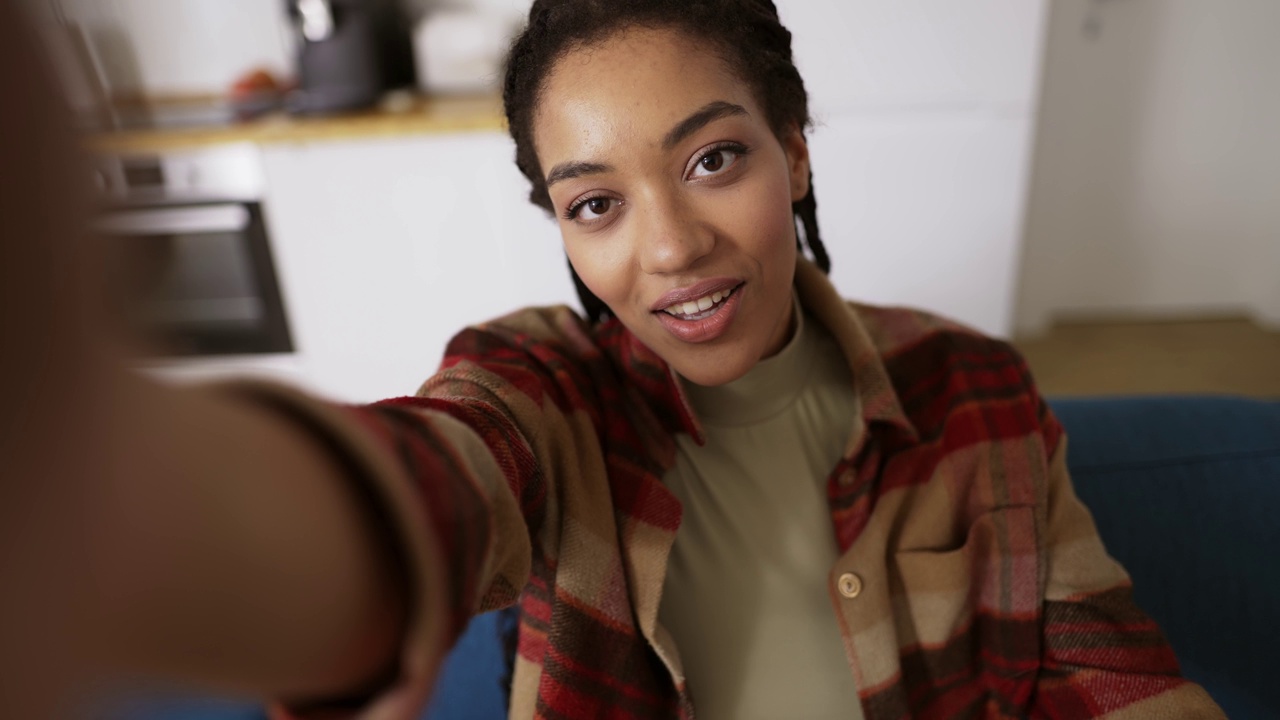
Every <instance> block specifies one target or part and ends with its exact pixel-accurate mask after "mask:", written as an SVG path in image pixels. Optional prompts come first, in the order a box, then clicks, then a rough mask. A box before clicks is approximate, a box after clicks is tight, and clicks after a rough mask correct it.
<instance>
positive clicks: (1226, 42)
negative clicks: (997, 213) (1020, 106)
mask: <svg viewBox="0 0 1280 720" xmlns="http://www.w3.org/2000/svg"><path fill="white" fill-rule="evenodd" d="M1091 13H1092V18H1090V14H1091ZM1277 29H1280V3H1277V2H1275V0H1214V1H1213V2H1204V1H1203V0H1113V1H1111V2H1100V1H1099V0H1054V2H1053V3H1052V18H1051V22H1050V37H1049V43H1048V52H1047V60H1046V68H1045V81H1044V100H1043V106H1042V108H1041V113H1040V128H1039V140H1038V145H1037V149H1036V164H1035V170H1034V176H1033V177H1034V179H1033V189H1032V198H1031V203H1030V208H1029V215H1028V223H1027V244H1026V255H1025V260H1024V263H1023V270H1022V282H1021V290H1020V295H1019V304H1018V316H1017V325H1018V327H1019V329H1020V330H1023V331H1026V332H1038V331H1040V330H1042V329H1044V327H1045V326H1046V325H1047V323H1048V322H1050V320H1051V318H1052V317H1054V316H1063V315H1067V316H1069V315H1080V314H1087V315H1098V314H1123V315H1141V316H1164V315H1184V314H1214V313H1220V312H1238V311H1242V310H1243V311H1246V312H1251V313H1253V314H1254V315H1255V316H1257V317H1258V318H1259V319H1262V320H1265V321H1269V322H1272V323H1280V43H1276V42H1275V37H1276V31H1277Z"/></svg>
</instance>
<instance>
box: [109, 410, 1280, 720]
mask: <svg viewBox="0 0 1280 720" xmlns="http://www.w3.org/2000/svg"><path fill="white" fill-rule="evenodd" d="M1051 404H1052V405H1053V408H1054V411H1055V412H1056V413H1057V414H1058V417H1059V418H1060V419H1061V420H1062V423H1063V425H1065V426H1066V428H1067V432H1068V435H1069V436H1070V450H1069V454H1068V457H1069V464H1070V466H1071V471H1072V475H1073V477H1074V481H1075V485H1076V490H1077V492H1078V493H1079V495H1080V497H1081V498H1082V499H1083V500H1084V502H1085V504H1087V505H1088V506H1089V508H1090V509H1091V510H1092V511H1093V514H1094V518H1095V520H1096V521H1097V524H1098V531H1099V533H1100V534H1101V535H1102V538H1103V540H1104V542H1105V543H1106V545H1107V548H1108V549H1109V550H1110V552H1111V554H1112V555H1114V556H1115V557H1116V558H1117V559H1118V560H1120V562H1121V563H1123V564H1124V566H1125V567H1126V568H1127V569H1128V570H1129V573H1130V575H1132V577H1133V581H1134V585H1135V594H1136V597H1137V600H1138V603H1139V604H1140V605H1141V606H1142V607H1143V608H1144V609H1145V610H1146V611H1147V612H1148V613H1150V614H1151V615H1152V616H1153V617H1154V618H1155V619H1156V620H1157V621H1158V622H1159V623H1160V625H1161V627H1162V628H1163V629H1164V631H1165V633H1166V635H1167V636H1168V638H1169V641H1170V643H1171V644H1172V645H1173V648H1174V650H1175V652H1176V653H1177V655H1178V659H1179V661H1180V662H1181V664H1182V668H1183V672H1184V673H1185V674H1186V675H1187V676H1188V677H1190V678H1191V679H1193V680H1195V681H1196V682H1198V683H1200V684H1202V685H1203V686H1204V687H1205V688H1207V689H1208V690H1209V692H1210V694H1212V695H1213V697H1214V698H1215V699H1216V700H1217V701H1218V703H1219V704H1220V705H1222V707H1223V709H1224V710H1226V712H1227V715H1228V716H1229V717H1231V718H1233V719H1234V720H1274V718H1280V681H1278V680H1277V679H1276V678H1273V677H1272V676H1271V669H1272V668H1273V667H1275V656H1276V654H1277V653H1278V652H1280V402H1262V401H1251V400H1242V399H1238V398H1225V397H1156V398H1108V399H1083V400H1076V399H1072V400H1058V401H1054V402H1052V403H1051ZM507 622H510V617H509V616H506V615H504V614H502V613H490V614H487V615H483V616H480V617H477V618H476V619H475V620H474V621H472V623H471V626H470V627H469V628H468V630H467V632H466V634H465V635H464V636H463V637H462V639H461V640H460V641H459V643H458V645H457V647H456V648H455V649H454V651H453V653H452V654H451V655H450V657H449V659H448V662H447V663H446V665H445V668H444V670H443V672H442V675H441V678H440V681H439V684H438V686H437V691H436V694H435V696H434V698H433V700H432V703H431V705H430V707H429V708H427V711H426V713H425V715H424V718H425V719H427V720H463V719H467V720H471V719H489V718H492V719H493V720H498V719H499V718H504V717H506V710H505V697H504V692H503V689H502V685H501V679H500V678H501V676H502V673H503V672H504V668H505V663H504V660H503V654H502V650H501V645H500V643H499V636H500V629H501V628H500V626H501V625H502V624H503V623H507ZM115 717H120V718H124V717H128V718H130V720H134V719H137V720H178V719H179V718H181V719H182V720H261V718H262V714H261V711H259V710H257V709H256V708H253V707H245V706H235V705H228V704H226V703H218V702H214V701H204V702H192V701H185V702H181V701H169V702H166V703H159V704H157V703H156V702H154V701H152V702H150V703H149V704H147V705H146V706H145V707H144V706H142V705H133V706H132V707H131V708H130V710H129V712H128V713H127V714H122V715H118V716H115V715H113V716H112V719H111V720H114V718H115Z"/></svg>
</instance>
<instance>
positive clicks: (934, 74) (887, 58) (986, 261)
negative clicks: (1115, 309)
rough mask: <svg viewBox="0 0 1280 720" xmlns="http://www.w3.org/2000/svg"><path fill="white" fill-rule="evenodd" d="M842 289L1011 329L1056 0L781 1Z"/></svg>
mask: <svg viewBox="0 0 1280 720" xmlns="http://www.w3.org/2000/svg"><path fill="white" fill-rule="evenodd" d="M777 4H778V10H779V14H780V16H781V18H782V21H783V22H784V23H785V24H786V25H787V26H788V27H789V28H790V29H791V31H792V34H793V40H792V45H793V48H794V52H795V57H796V63H797V66H798V67H799V69H800V71H801V73H802V74H803V75H804V77H805V81H806V86H807V88H808V90H809V94H810V105H811V111H812V114H813V116H814V120H815V121H816V128H815V130H814V132H813V134H812V138H811V142H810V149H811V154H812V156H813V168H814V187H815V188H816V190H817V199H818V220H819V225H820V226H821V229H822V234H823V237H824V239H825V241H826V244H827V246H828V249H829V250H830V252H831V256H832V266H833V268H832V277H833V278H834V280H835V282H836V286H837V288H839V290H840V291H841V292H842V293H843V294H844V295H846V296H848V297H854V298H858V299H860V300H866V301H870V302H875V303H884V304H900V305H912V306H917V307H922V308H925V309H928V310H931V311H934V312H938V313H941V314H944V315H947V316H950V317H953V318H955V319H957V320H960V321H962V322H965V323H967V324H969V325H972V326H974V327H977V328H978V329H980V330H983V331H984V332H988V333H992V334H996V335H1007V334H1009V332H1010V330H1011V328H1012V315H1013V301H1014V290H1015V286H1016V279H1017V273H1018V264H1019V258H1020V254H1021V253H1020V250H1021V245H1022V232H1023V230H1022V226H1023V217H1024V212H1025V211H1024V208H1025V204H1026V196H1027V188H1028V184H1029V180H1028V175H1029V168H1030V165H1031V158H1030V155H1031V149H1032V144H1033V140H1032V135H1033V132H1034V128H1035V118H1036V103H1037V97H1038V91H1039V75H1040V68H1041V62H1042V50H1043V44H1044V24H1045V20H1046V12H1047V1H1046V0H970V1H969V2H963V3H956V2H950V1H949V0H778V3H777Z"/></svg>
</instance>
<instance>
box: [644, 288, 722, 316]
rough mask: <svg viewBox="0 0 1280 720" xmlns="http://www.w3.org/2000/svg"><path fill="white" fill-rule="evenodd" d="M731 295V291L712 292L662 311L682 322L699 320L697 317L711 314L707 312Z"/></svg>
mask: <svg viewBox="0 0 1280 720" xmlns="http://www.w3.org/2000/svg"><path fill="white" fill-rule="evenodd" d="M735 289H736V288H735ZM732 294H733V289H730V290H726V291H724V292H714V293H711V294H710V295H705V296H703V297H700V298H698V299H697V300H690V301H689V302H684V303H676V304H675V305H672V306H670V307H666V308H663V309H662V311H663V312H665V313H667V314H668V315H674V316H675V317H678V318H680V319H682V320H686V319H694V320H696V319H700V318H698V317H697V316H699V315H703V314H706V315H710V314H711V313H709V312H707V311H708V310H711V309H712V308H714V307H715V306H717V305H719V304H720V301H721V300H724V299H726V298H728V297H729V296H730V295H732Z"/></svg>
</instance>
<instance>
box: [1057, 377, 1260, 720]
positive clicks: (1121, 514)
mask: <svg viewBox="0 0 1280 720" xmlns="http://www.w3.org/2000/svg"><path fill="white" fill-rule="evenodd" d="M1051 405H1052V406H1053V409H1054V411H1055V412H1056V413H1057V415H1058V417H1059V419H1060V420H1061V421H1062V424H1063V425H1064V426H1065V427H1066V430H1067V434H1068V436H1069V438H1070V439H1069V442H1068V449H1067V453H1068V454H1067V464H1068V466H1069V467H1070V468H1071V473H1072V477H1073V480H1074V483H1075V486H1076V491H1077V493H1078V494H1079V495H1080V498H1081V499H1082V500H1083V501H1084V503H1085V504H1086V505H1088V506H1089V508H1090V510H1091V511H1092V512H1093V515H1094V519H1095V520H1096V522H1097V525H1098V532H1099V534H1100V535H1101V536H1102V539H1103V541H1104V542H1105V543H1106V545H1107V549H1108V550H1109V551H1110V552H1111V554H1112V555H1113V556H1114V557H1115V558H1116V559H1117V560H1119V561H1120V562H1121V563H1122V564H1124V566H1125V567H1126V569H1128V571H1129V573H1130V575H1131V576H1132V578H1133V582H1134V595H1135V598H1136V600H1137V602H1138V604H1139V605H1140V606H1141V607H1142V608H1143V609H1145V610H1146V611H1147V612H1148V613H1149V614H1150V615H1151V616H1152V617H1153V618H1155V620H1156V621H1157V622H1158V623H1159V624H1160V626H1161V627H1162V628H1163V629H1164V631H1165V634H1166V635H1167V636H1168V638H1169V642H1170V644H1171V645H1172V646H1173V648H1174V651H1175V652H1176V653H1177V655H1178V659H1179V661H1180V662H1181V664H1182V669H1183V672H1184V674H1186V676H1187V677H1189V678H1191V679H1193V680H1195V681H1196V682H1199V683H1200V684H1202V685H1203V686H1204V687H1205V688H1206V689H1207V690H1208V691H1209V692H1210V694H1212V695H1213V696H1214V698H1215V699H1216V700H1217V701H1218V703H1219V704H1221V705H1222V706H1223V709H1224V710H1226V712H1227V715H1228V716H1229V717H1232V718H1246V719H1247V718H1275V717H1280V683H1277V682H1276V680H1275V678H1274V677H1273V675H1272V671H1273V669H1274V667H1275V656H1276V652H1277V645H1276V642H1277V640H1280V403H1275V402H1264V401H1253V400H1244V399H1238V398H1223V397H1179V398H1175V397H1152V398H1110V399H1071V400H1057V401H1054V402H1052V403H1051Z"/></svg>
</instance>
